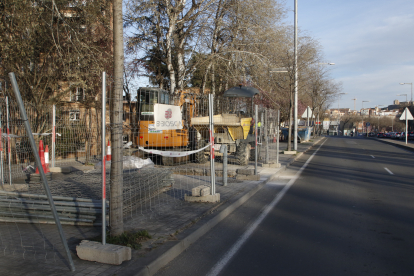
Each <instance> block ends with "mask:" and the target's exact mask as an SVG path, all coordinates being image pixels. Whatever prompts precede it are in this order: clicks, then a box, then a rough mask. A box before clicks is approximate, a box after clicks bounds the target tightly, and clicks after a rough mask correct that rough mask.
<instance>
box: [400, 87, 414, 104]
mask: <svg viewBox="0 0 414 276" xmlns="http://www.w3.org/2000/svg"><path fill="white" fill-rule="evenodd" d="M400 84H401V85H404V84H410V85H411V103H412V102H413V83H412V82H400Z"/></svg>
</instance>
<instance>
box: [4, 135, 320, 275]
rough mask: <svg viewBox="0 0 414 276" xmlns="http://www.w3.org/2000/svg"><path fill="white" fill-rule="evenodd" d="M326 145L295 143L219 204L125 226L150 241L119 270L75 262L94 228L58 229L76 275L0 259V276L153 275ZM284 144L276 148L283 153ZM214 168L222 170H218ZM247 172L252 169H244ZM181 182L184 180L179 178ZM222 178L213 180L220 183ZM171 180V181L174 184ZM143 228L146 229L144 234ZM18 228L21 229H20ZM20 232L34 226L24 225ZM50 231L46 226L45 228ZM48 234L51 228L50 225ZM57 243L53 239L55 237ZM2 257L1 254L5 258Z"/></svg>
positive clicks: (186, 207) (226, 191)
mask: <svg viewBox="0 0 414 276" xmlns="http://www.w3.org/2000/svg"><path fill="white" fill-rule="evenodd" d="M323 139H325V138H324V137H317V138H315V139H312V140H313V142H307V143H299V144H298V154H296V155H293V156H292V155H284V154H280V157H279V162H280V163H281V167H280V168H266V167H258V173H259V174H260V176H261V178H260V181H243V182H241V183H240V182H239V183H232V182H231V181H229V184H228V186H226V187H224V186H222V185H221V183H217V184H216V192H217V193H220V197H221V202H220V203H216V204H212V203H188V202H182V203H180V204H179V205H178V206H175V207H174V208H171V209H169V210H163V211H164V212H163V214H162V215H159V216H155V217H154V218H152V219H147V220H146V221H128V223H126V225H125V230H140V229H145V230H147V231H148V232H149V233H150V234H151V236H152V239H151V240H149V241H146V242H144V243H143V244H142V248H141V249H139V250H132V260H131V261H128V262H124V263H123V264H122V265H120V266H112V265H106V264H100V263H94V262H88V261H83V260H80V259H79V258H78V257H77V256H76V245H77V244H79V242H80V240H82V239H90V238H92V237H95V236H97V235H99V234H100V231H101V228H99V227H96V228H94V227H79V226H78V227H77V226H63V229H64V232H65V235H66V239H67V240H68V243H69V248H70V251H71V253H72V258H73V261H74V264H75V268H76V271H75V272H71V271H70V270H69V268H68V266H67V265H65V264H63V263H62V262H61V261H56V260H54V261H53V262H48V263H47V264H46V265H45V264H44V263H42V262H36V261H33V260H30V259H26V260H24V259H22V258H21V257H20V258H19V256H18V255H16V257H14V258H9V257H7V258H1V260H0V266H1V270H0V271H1V272H2V273H1V274H4V275H79V276H81V275H82V276H83V275H153V274H154V273H156V272H157V271H158V270H159V269H160V268H161V267H163V266H164V265H166V264H167V263H168V262H170V261H171V260H172V259H174V258H175V257H176V256H178V255H179V254H180V253H181V252H183V251H184V250H185V249H186V248H187V247H188V246H190V245H191V244H192V243H193V242H195V241H196V240H197V239H198V238H200V237H202V236H203V235H204V234H205V233H206V232H207V231H209V230H210V229H211V228H212V227H214V226H215V225H216V224H217V223H219V222H220V221H221V220H222V219H224V218H225V217H226V216H227V215H228V214H230V213H231V212H232V211H233V210H234V209H236V208H238V207H239V206H240V205H242V204H243V203H244V202H246V201H247V200H248V199H249V198H250V197H251V196H253V195H254V194H255V193H256V192H257V191H258V190H260V189H261V188H262V187H263V186H264V185H265V184H266V183H267V182H268V181H269V180H270V179H271V178H272V177H274V176H275V175H277V174H278V173H279V172H280V171H282V170H284V169H285V168H286V167H287V166H289V165H290V164H291V163H293V162H294V161H295V160H296V159H297V158H298V157H300V156H301V155H302V154H303V152H306V151H307V150H309V149H310V148H311V147H312V146H313V145H314V144H315V143H318V142H320V141H321V140H323ZM285 147H286V143H281V144H280V149H281V150H282V149H284V148H285ZM217 167H220V168H221V164H220V165H218V166H217ZM247 168H250V169H253V168H254V166H252V165H249V166H248V167H247ZM179 177H185V176H178V178H177V180H178V179H179ZM220 179H221V178H218V177H216V181H217V182H219V181H220ZM177 180H176V181H177ZM143 226H144V227H145V228H143ZM19 227H20V226H19ZM22 227H33V228H35V226H33V225H30V224H27V225H22ZM48 227H49V226H48ZM49 228H50V231H54V228H55V226H54V225H50V227H49ZM56 239H57V237H56ZM4 256H5V257H6V256H7V255H6V254H5V255H4Z"/></svg>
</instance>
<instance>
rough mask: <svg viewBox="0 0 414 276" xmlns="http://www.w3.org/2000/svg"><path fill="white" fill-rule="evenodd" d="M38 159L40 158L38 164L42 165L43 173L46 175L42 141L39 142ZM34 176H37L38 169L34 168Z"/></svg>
mask: <svg viewBox="0 0 414 276" xmlns="http://www.w3.org/2000/svg"><path fill="white" fill-rule="evenodd" d="M39 157H40V163H42V167H43V171H44V172H45V173H47V171H46V163H45V149H44V147H43V140H40V141H39ZM36 174H39V168H38V167H37V168H36Z"/></svg>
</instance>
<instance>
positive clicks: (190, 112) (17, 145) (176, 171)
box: [0, 80, 279, 258]
mask: <svg viewBox="0 0 414 276" xmlns="http://www.w3.org/2000/svg"><path fill="white" fill-rule="evenodd" d="M113 83H114V82H113V81H112V80H109V81H108V85H107V87H108V89H109V90H110V91H111V89H113ZM108 95H109V96H108V97H107V98H106V99H104V100H105V103H103V104H102V102H100V101H101V100H102V99H97V100H96V101H97V104H96V105H92V104H91V103H87V102H85V101H84V100H83V99H77V98H75V99H74V101H68V102H66V103H64V104H61V105H56V106H53V105H50V106H48V105H42V106H41V107H37V106H35V105H34V104H32V103H24V105H25V110H26V113H27V116H28V120H29V122H30V125H31V128H32V132H33V135H34V138H35V141H36V144H37V146H38V145H39V143H40V140H42V142H43V144H44V145H45V147H46V146H47V148H48V153H49V154H48V155H49V160H48V162H49V163H48V164H49V165H48V166H49V167H50V168H52V167H60V168H64V167H70V168H74V167H75V168H77V169H76V170H73V169H72V170H69V171H68V172H66V173H52V174H51V176H50V179H49V180H48V182H49V188H50V192H51V194H52V195H53V197H54V199H55V200H56V202H58V203H57V204H58V205H57V206H58V208H57V209H58V212H59V217H60V218H61V222H62V224H68V225H78V226H88V227H89V226H101V225H102V224H103V222H106V223H107V224H106V225H107V226H109V227H108V228H107V229H108V230H109V231H110V230H111V229H113V227H114V225H110V221H111V216H113V215H114V213H115V212H117V210H118V211H119V210H121V213H122V216H121V219H122V222H123V224H124V229H125V230H136V229H147V230H148V231H149V232H151V230H154V231H155V229H157V220H154V218H158V220H159V219H161V220H168V221H169V225H170V226H169V227H170V228H168V229H164V231H165V232H166V233H164V234H171V233H169V231H173V229H175V230H176V229H178V228H180V227H183V225H182V220H178V219H171V218H173V217H174V216H176V214H174V211H175V210H177V208H178V209H179V208H184V207H188V206H190V205H191V207H190V209H189V210H193V211H194V212H195V214H197V212H201V211H200V210H204V209H202V208H208V205H192V204H193V203H191V201H189V200H188V199H189V198H190V197H192V196H200V195H201V193H203V192H205V191H206V189H205V188H207V191H208V193H209V194H214V193H219V194H220V195H221V200H225V199H226V197H229V196H230V195H231V194H232V193H234V192H241V191H243V190H244V189H245V185H250V184H249V183H247V184H246V183H245V182H243V181H242V180H240V179H238V178H237V169H239V168H244V169H253V168H254V169H256V170H255V171H256V172H257V166H260V165H261V164H264V163H272V162H273V163H275V162H277V160H278V151H279V150H278V148H277V143H276V142H277V141H278V140H279V137H277V135H278V130H277V129H278V125H279V123H278V122H279V119H278V112H277V110H273V109H269V108H266V107H264V106H260V105H255V104H254V102H252V100H251V99H235V98H225V97H210V96H209V95H199V94H188V95H185V96H183V95H180V94H177V95H170V97H171V98H169V100H168V101H167V100H166V99H165V98H164V103H162V102H159V101H158V100H157V101H155V102H154V101H153V103H154V104H157V103H160V104H165V103H168V106H169V108H170V107H171V106H180V107H179V114H180V115H179V117H180V121H182V122H184V123H183V124H182V126H181V127H180V128H178V129H172V130H168V131H164V130H159V129H157V127H154V126H153V125H151V123H150V122H151V120H150V119H151V118H150V117H146V116H151V114H149V113H146V111H145V110H143V109H142V106H140V105H139V103H140V102H139V100H138V102H129V101H125V100H124V99H119V98H114V97H113V94H112V93H108ZM114 103H117V104H121V105H122V123H121V124H116V123H114V122H113V120H112V119H111V118H112V117H113V116H114V115H119V114H118V113H119V112H118V111H116V110H112V109H111V107H112V106H113V104H114ZM103 107H105V108H103ZM171 108H172V107H171ZM103 109H104V111H103ZM105 109H106V110H105ZM174 110H175V109H174V108H172V110H168V109H167V110H166V113H165V116H167V117H168V116H172V114H171V113H170V112H174ZM256 110H257V112H256ZM103 114H105V115H104V116H102V115H103ZM211 119H212V120H213V122H214V124H211V123H212V122H211V121H210V120H211ZM242 119H243V120H246V121H245V122H244V121H243V122H244V123H242ZM0 120H1V122H0V126H1V132H2V133H1V144H0V150H1V152H0V157H1V158H0V162H1V164H0V168H1V172H0V175H1V184H2V185H3V187H6V186H11V187H12V188H10V189H5V190H7V192H3V194H0V199H1V200H2V204H3V205H2V206H3V207H4V210H3V212H2V213H1V214H2V215H1V216H0V217H1V221H2V222H0V234H1V235H2V237H9V239H7V242H4V243H3V244H2V245H0V248H3V249H4V250H5V251H4V252H6V251H7V250H9V249H11V248H13V246H17V247H18V248H19V250H20V251H19V252H20V253H21V255H20V256H27V253H28V250H27V246H28V245H29V247H30V250H29V251H30V253H31V254H32V255H33V256H43V257H45V256H53V258H56V256H59V255H60V254H61V253H56V252H55V250H56V248H57V247H58V246H55V243H54V242H53V243H52V244H51V246H50V248H49V247H48V248H45V247H44V248H41V247H42V245H43V244H47V243H48V242H49V240H54V241H55V240H56V239H51V237H52V235H56V234H50V233H53V232H54V231H55V230H54V229H51V228H49V227H48V226H42V227H43V228H42V229H43V230H42V232H40V233H41V234H40V235H38V236H36V238H32V239H29V238H28V237H31V236H32V234H31V231H34V230H33V227H22V226H21V225H20V223H26V224H45V225H47V224H50V223H53V221H52V219H51V214H50V210H49V209H48V207H47V206H45V205H46V204H47V202H46V201H45V198H44V194H45V192H44V191H43V188H42V186H41V185H39V182H40V180H39V179H38V177H36V176H34V175H35V174H34V172H35V169H36V166H35V164H34V158H33V152H32V149H31V147H30V145H29V141H28V134H27V133H26V132H25V129H24V127H23V126H22V124H23V121H22V119H21V117H20V114H19V109H18V106H17V104H16V102H15V101H14V100H13V98H10V97H4V98H0ZM242 127H244V128H243V129H242ZM103 132H105V134H103ZM112 136H114V137H120V139H122V141H121V143H116V144H115V145H113V144H111V143H109V141H111V140H113V139H112V138H113V137H112ZM240 137H242V138H240ZM252 137H253V138H252ZM156 139H158V140H156ZM249 139H250V140H249ZM252 139H253V140H252ZM151 143H154V144H153V145H151ZM224 144H225V145H227V148H228V159H227V164H226V165H227V167H226V168H227V170H228V174H227V182H226V183H224V178H223V171H224V166H225V164H224V163H223V161H224V160H223V157H224V154H223V153H222V152H220V149H221V146H222V145H224ZM256 151H257V158H256V154H255V153H256ZM114 155H116V156H114ZM111 156H112V157H111ZM118 157H120V158H118ZM118 165H120V166H118ZM117 166H118V167H121V168H122V169H121V170H115V169H113V168H115V167H117ZM102 168H104V169H102ZM120 183H122V185H121V186H120V185H119V184H120ZM12 184H13V186H12ZM19 184H27V185H26V186H24V188H23V189H22V190H18V189H20V188H17V186H18V185H19ZM119 186H120V187H121V191H120V192H119V193H118V194H116V193H113V188H114V187H119ZM197 187H198V190H197V189H195V190H194V188H197ZM103 190H104V191H105V192H103ZM197 191H198V192H199V194H198V195H197V194H194V193H195V192H197ZM22 193H24V196H22ZM103 194H105V195H106V199H107V204H106V205H108V206H107V212H106V214H105V212H103V211H102V207H100V205H101V204H102V202H103V200H104V198H103ZM67 201H70V203H69V202H67ZM28 204H29V205H28ZM59 204H60V205H62V206H66V207H59ZM72 205H73V206H72ZM106 205H105V206H106ZM67 206H69V207H67ZM10 207H13V208H10ZM68 208H69V209H70V210H69V211H66V210H68ZM206 211H207V210H206ZM188 212H190V211H188ZM189 216H191V214H189ZM16 229H17V230H18V231H15V230H16ZM105 230H106V229H105ZM175 230H174V231H175ZM174 231H173V232H174ZM49 235H50V236H49ZM167 236H168V235H167ZM53 237H54V236H53ZM56 243H57V244H58V243H59V242H58V241H56ZM49 251H52V252H55V253H53V254H50V253H49ZM20 253H19V254H20Z"/></svg>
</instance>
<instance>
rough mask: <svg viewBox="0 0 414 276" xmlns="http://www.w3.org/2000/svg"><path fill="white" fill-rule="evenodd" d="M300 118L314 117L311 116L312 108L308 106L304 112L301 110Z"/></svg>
mask: <svg viewBox="0 0 414 276" xmlns="http://www.w3.org/2000/svg"><path fill="white" fill-rule="evenodd" d="M302 118H315V116H313V114H312V110H311V108H310V107H309V106H308V107H307V108H306V110H305V112H303V114H302Z"/></svg>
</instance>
